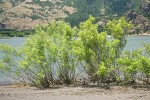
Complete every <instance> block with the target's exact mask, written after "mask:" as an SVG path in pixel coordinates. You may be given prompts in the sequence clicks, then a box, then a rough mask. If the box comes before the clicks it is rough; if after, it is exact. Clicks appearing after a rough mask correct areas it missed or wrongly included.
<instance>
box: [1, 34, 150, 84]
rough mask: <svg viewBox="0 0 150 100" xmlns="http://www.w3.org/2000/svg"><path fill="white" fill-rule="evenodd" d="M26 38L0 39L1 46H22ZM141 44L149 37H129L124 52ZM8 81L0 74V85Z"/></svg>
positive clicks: (149, 41)
mask: <svg viewBox="0 0 150 100" xmlns="http://www.w3.org/2000/svg"><path fill="white" fill-rule="evenodd" d="M25 40H26V38H24V37H21V38H20V37H13V38H8V39H0V43H1V44H9V45H11V46H14V47H18V46H21V45H23V43H24V41H25ZM143 43H150V36H130V37H128V42H127V44H126V47H125V50H135V49H139V48H142V44H143ZM1 57H2V53H0V59H1ZM10 82H11V81H10V79H9V78H6V77H4V76H3V75H1V74H0V85H1V84H8V83H10Z"/></svg>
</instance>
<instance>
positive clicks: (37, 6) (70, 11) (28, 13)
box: [0, 0, 150, 30]
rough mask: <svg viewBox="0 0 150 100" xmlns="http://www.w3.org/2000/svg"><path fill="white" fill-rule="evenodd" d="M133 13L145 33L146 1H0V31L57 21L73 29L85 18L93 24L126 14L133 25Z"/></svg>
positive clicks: (149, 11)
mask: <svg viewBox="0 0 150 100" xmlns="http://www.w3.org/2000/svg"><path fill="white" fill-rule="evenodd" d="M133 12H134V13H136V16H140V18H141V19H142V20H144V21H145V22H147V23H146V27H148V29H147V30H149V27H150V26H149V19H150V1H149V0H0V28H1V29H15V30H30V29H33V28H34V27H35V26H36V25H37V24H47V23H49V22H50V21H52V20H60V19H64V20H65V21H66V22H69V23H70V24H71V25H72V26H75V25H78V24H79V23H80V22H83V21H85V20H87V18H88V16H89V15H92V16H94V17H96V18H97V21H99V20H104V19H110V18H118V17H120V16H124V15H126V16H127V17H128V20H132V21H133V23H135V24H136V22H137V21H136V19H137V18H131V16H132V13H133ZM140 18H138V19H140ZM138 24H141V22H139V23H138ZM136 26H137V25H136ZM141 26H142V27H143V24H142V25H141ZM138 27H139V26H138ZM144 27H145V26H144Z"/></svg>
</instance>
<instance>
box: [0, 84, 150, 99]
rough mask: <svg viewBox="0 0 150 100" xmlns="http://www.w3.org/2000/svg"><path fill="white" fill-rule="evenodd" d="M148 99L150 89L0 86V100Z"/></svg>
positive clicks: (149, 97)
mask: <svg viewBox="0 0 150 100" xmlns="http://www.w3.org/2000/svg"><path fill="white" fill-rule="evenodd" d="M92 99H93V100H150V89H148V88H137V89H133V88H132V87H119V86H113V87H110V88H102V87H83V86H78V87H67V86H59V87H55V88H50V89H43V90H41V89H38V88H35V87H29V86H21V87H20V86H0V100H92Z"/></svg>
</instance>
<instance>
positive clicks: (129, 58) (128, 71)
mask: <svg viewBox="0 0 150 100" xmlns="http://www.w3.org/2000/svg"><path fill="white" fill-rule="evenodd" d="M141 55H142V51H141V50H135V51H133V52H130V51H125V53H124V55H123V56H122V57H121V58H119V59H118V64H119V67H121V71H123V76H124V78H125V81H129V80H134V79H135V76H136V73H137V72H139V70H140V67H141V66H140V58H141Z"/></svg>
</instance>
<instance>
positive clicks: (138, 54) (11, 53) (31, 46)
mask: <svg viewBox="0 0 150 100" xmlns="http://www.w3.org/2000/svg"><path fill="white" fill-rule="evenodd" d="M94 22H95V18H94V17H92V16H90V17H89V19H88V20H86V21H85V22H83V23H81V24H80V27H79V28H76V27H71V26H70V25H69V24H67V23H65V22H62V21H58V22H51V23H50V24H48V25H46V26H37V27H36V28H35V34H34V35H32V36H30V37H29V38H28V39H27V40H26V42H25V44H24V45H23V47H21V48H20V49H17V48H13V47H11V46H8V45H0V51H1V52H2V53H3V59H2V60H0V71H1V72H2V73H3V74H5V75H7V76H11V77H13V78H16V79H17V80H18V81H19V80H20V81H23V82H25V81H27V82H30V83H32V84H34V85H35V86H44V87H49V86H52V85H55V84H73V83H74V82H75V80H76V79H77V76H80V72H82V71H80V69H79V67H82V69H84V72H85V73H84V74H86V75H87V76H89V77H90V80H91V81H92V82H99V81H101V83H106V82H107V81H108V80H111V79H117V80H118V81H120V80H122V77H120V76H121V75H122V76H124V81H125V82H128V81H129V80H135V79H136V78H137V74H138V73H142V74H141V75H144V76H143V77H146V78H147V79H148V78H149V77H150V59H149V58H148V57H149V55H150V53H149V52H150V48H149V47H150V46H149V44H145V45H144V47H145V48H144V51H142V50H136V51H132V52H130V51H126V52H125V53H124V54H122V51H123V48H124V46H125V45H126V34H127V33H128V31H129V30H130V29H131V28H132V25H131V24H130V23H127V22H126V21H125V18H120V19H119V20H112V21H109V22H108V23H107V25H106V28H105V29H106V31H103V32H100V33H99V32H98V25H97V24H94ZM108 34H109V35H111V37H107V36H108ZM144 54H146V55H144ZM80 77H82V75H81V76H80ZM147 83H148V81H147Z"/></svg>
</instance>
